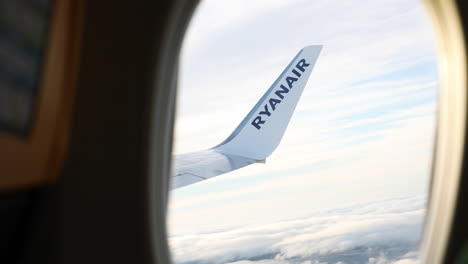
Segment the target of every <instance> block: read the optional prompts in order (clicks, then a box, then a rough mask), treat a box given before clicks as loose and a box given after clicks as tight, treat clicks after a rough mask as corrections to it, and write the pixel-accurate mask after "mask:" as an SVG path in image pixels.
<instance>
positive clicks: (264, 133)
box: [171, 45, 322, 189]
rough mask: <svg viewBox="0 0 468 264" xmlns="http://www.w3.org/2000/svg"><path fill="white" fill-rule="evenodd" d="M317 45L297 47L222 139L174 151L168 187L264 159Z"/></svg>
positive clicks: (276, 138) (278, 139)
mask: <svg viewBox="0 0 468 264" xmlns="http://www.w3.org/2000/svg"><path fill="white" fill-rule="evenodd" d="M321 49H322V46H318V45H314V46H307V47H305V48H303V49H301V50H300V51H299V53H298V54H297V55H296V56H295V57H294V59H293V60H292V61H291V63H289V65H288V66H287V67H286V69H285V70H284V71H283V72H282V73H281V75H280V76H279V77H278V79H277V80H276V81H275V82H274V83H273V85H272V86H271V87H270V88H269V89H268V90H267V91H266V93H265V94H264V95H263V96H262V97H261V98H260V100H259V101H258V102H257V104H255V106H254V107H253V108H252V110H250V112H249V113H248V114H247V116H246V117H245V118H244V120H242V122H241V123H240V124H239V126H238V127H237V128H236V129H235V130H234V131H233V132H232V134H231V135H230V136H229V137H228V138H227V139H226V140H224V141H223V142H222V143H220V144H219V145H217V146H215V147H213V148H210V149H207V150H202V151H198V152H192V153H187V154H181V155H175V156H174V157H173V165H174V166H173V168H174V172H173V176H172V178H171V182H172V186H171V189H176V188H180V187H183V186H186V185H189V184H193V183H196V182H199V181H203V180H206V179H209V178H212V177H215V176H218V175H221V174H224V173H227V172H230V171H233V170H236V169H239V168H242V167H245V166H247V165H250V164H252V163H256V162H264V161H265V159H266V158H267V157H268V156H269V155H270V154H271V153H272V152H273V151H274V150H275V149H276V147H278V145H279V143H280V142H281V139H282V138H283V135H284V132H285V130H286V128H287V126H288V124H289V120H290V119H291V116H292V114H293V112H294V109H295V108H296V105H297V102H298V101H299V98H300V97H301V94H302V91H303V90H304V87H305V85H306V83H307V80H308V79H309V76H310V73H311V72H312V69H313V67H314V65H315V62H316V60H317V58H318V56H319V53H320V51H321Z"/></svg>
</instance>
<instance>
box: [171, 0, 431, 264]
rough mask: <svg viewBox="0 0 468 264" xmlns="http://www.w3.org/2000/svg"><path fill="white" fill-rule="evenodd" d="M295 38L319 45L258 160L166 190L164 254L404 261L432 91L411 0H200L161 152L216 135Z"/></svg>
mask: <svg viewBox="0 0 468 264" xmlns="http://www.w3.org/2000/svg"><path fill="white" fill-rule="evenodd" d="M308 45H323V48H322V52H321V54H320V56H319V58H318V60H317V63H316V65H315V68H314V70H313V72H312V74H311V77H310V79H309V82H308V84H307V85H306V87H305V89H304V92H303V95H302V98H301V100H300V101H299V103H298V106H297V108H296V111H295V113H294V115H293V117H292V119H291V121H290V124H289V127H288V129H287V131H286V133H285V135H284V137H283V140H282V142H281V144H280V145H279V147H278V148H277V149H276V151H275V152H273V154H272V155H271V156H270V157H268V158H267V161H266V163H265V164H254V165H251V166H248V167H246V168H243V169H239V170H237V171H233V172H231V173H228V174H224V175H221V176H219V177H216V178H213V179H210V180H207V181H204V182H201V183H197V184H193V185H190V186H187V187H183V188H181V189H177V190H175V191H172V193H171V199H170V203H169V215H168V228H169V242H170V245H171V246H172V250H173V257H174V259H175V261H176V262H177V263H236V264H247V263H254V264H270V263H279V264H283V263H286V264H287V263H303V264H316V263H334V264H335V263H340V264H343V263H374V264H386V263H398V264H402V263H416V262H417V258H418V250H417V247H418V241H419V237H420V234H421V230H422V223H423V220H424V215H425V204H426V199H427V190H428V187H429V181H430V166H431V159H432V150H433V145H434V144H433V142H434V136H435V119H436V113H437V93H438V92H437V88H438V77H437V56H436V55H437V54H436V46H435V40H434V36H433V32H432V28H431V25H430V21H429V19H428V17H427V16H426V13H425V10H424V7H423V6H422V4H421V3H420V2H418V1H407V0H381V1H372V0H362V1H359V2H356V1H338V0H334V1H332V0H316V1H306V0H295V1H279V0H278V1H276V0H268V1H267V0H255V1H254V0H248V1H247V0H240V1H227V0H222V1H220V0H206V1H202V2H201V4H200V5H199V7H198V8H197V10H196V12H195V14H194V17H193V20H192V22H191V24H190V26H189V29H188V31H187V33H186V37H185V41H184V45H183V48H182V56H181V61H180V76H179V91H178V99H177V100H178V102H177V113H176V114H177V118H176V124H175V140H174V154H182V153H187V152H191V151H197V150H203V149H207V148H210V147H213V146H215V145H217V144H218V143H220V142H221V141H223V140H224V139H225V138H226V137H227V136H229V135H230V133H231V132H232V131H233V130H234V129H235V127H236V126H237V125H238V124H239V123H240V122H241V120H242V119H243V118H244V117H245V115H246V114H247V113H248V112H249V111H250V109H251V108H252V107H253V106H254V105H255V103H256V102H257V101H258V100H259V99H260V97H261V96H262V95H263V93H264V92H265V91H266V90H267V89H268V88H269V87H270V85H271V84H272V83H273V82H274V81H275V79H276V78H277V77H278V76H279V74H280V73H281V72H282V70H283V69H284V68H285V67H286V66H287V65H288V63H289V62H290V60H292V58H293V57H294V56H295V55H296V54H297V52H298V51H299V50H300V49H301V48H303V47H304V46H308ZM402 245H404V246H402Z"/></svg>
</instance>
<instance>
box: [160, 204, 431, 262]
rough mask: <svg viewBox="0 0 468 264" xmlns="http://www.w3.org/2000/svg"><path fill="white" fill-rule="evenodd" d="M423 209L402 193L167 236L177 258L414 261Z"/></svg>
mask: <svg viewBox="0 0 468 264" xmlns="http://www.w3.org/2000/svg"><path fill="white" fill-rule="evenodd" d="M424 213H425V197H402V198H397V199H389V200H383V201H375V202H371V203H365V204H356V205H353V206H349V207H342V208H336V209H333V210H326V211H319V212H315V213H313V214H311V215H309V216H307V217H304V218H299V219H292V220H285V221H279V222H274V223H270V224H266V225H249V226H238V227H232V228H229V229H226V230H214V231H212V232H206V233H192V234H180V235H172V236H170V238H169V241H170V245H171V247H172V249H173V251H172V252H173V256H174V259H175V261H176V262H177V263H207V264H208V263H236V264H243V263H252V264H267V263H288V264H289V263H290V264H293V263H294V264H295V263H333V264H335V263H348V264H353V263H369V264H377V263H378V264H387V263H399V264H401V263H415V262H416V260H417V253H416V251H417V249H418V242H419V238H420V234H421V226H422V222H423V219H424ZM411 261H413V262H411Z"/></svg>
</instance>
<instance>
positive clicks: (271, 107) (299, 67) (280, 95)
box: [251, 59, 310, 130]
mask: <svg viewBox="0 0 468 264" xmlns="http://www.w3.org/2000/svg"><path fill="white" fill-rule="evenodd" d="M309 65H310V63H307V62H306V60H305V59H301V60H300V61H299V62H298V63H297V64H296V67H295V68H294V69H292V71H291V73H293V74H294V76H287V77H286V79H285V81H286V84H287V86H288V87H286V86H285V85H284V84H281V85H280V89H278V90H276V91H275V93H274V94H275V95H276V96H275V97H271V98H270V99H269V100H268V103H267V104H265V105H264V106H263V110H261V111H260V112H258V115H257V116H256V117H255V118H254V120H252V123H251V124H252V126H254V127H255V128H257V129H258V130H260V129H261V128H262V125H263V124H265V123H266V121H267V118H268V117H269V116H271V114H272V112H273V111H275V109H276V105H277V104H279V103H281V101H282V100H283V99H284V96H285V95H286V94H287V93H289V90H291V89H292V88H293V86H294V82H297V80H299V78H300V77H301V75H302V73H303V72H304V71H305V68H307V67H309ZM291 75H292V74H291Z"/></svg>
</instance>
